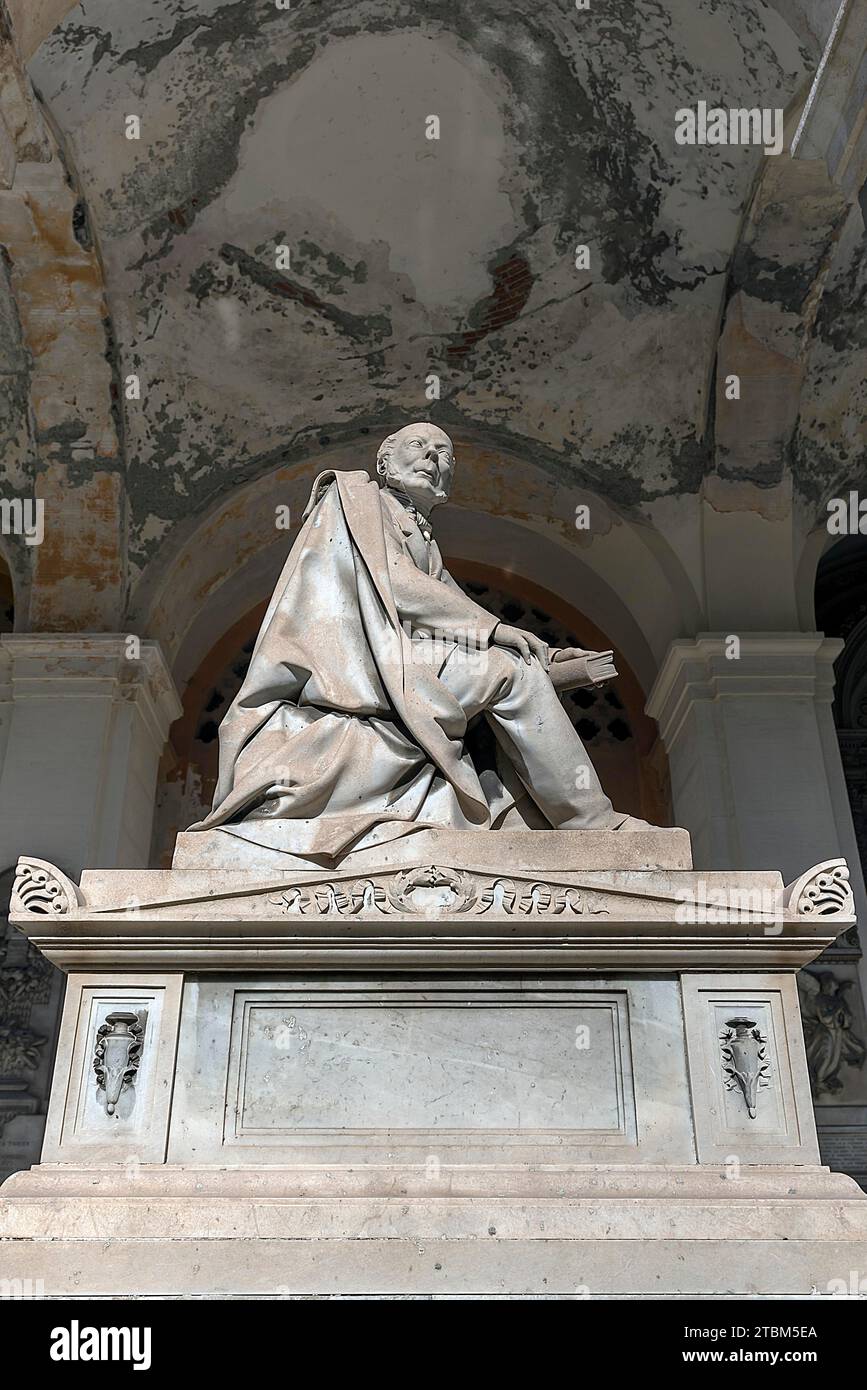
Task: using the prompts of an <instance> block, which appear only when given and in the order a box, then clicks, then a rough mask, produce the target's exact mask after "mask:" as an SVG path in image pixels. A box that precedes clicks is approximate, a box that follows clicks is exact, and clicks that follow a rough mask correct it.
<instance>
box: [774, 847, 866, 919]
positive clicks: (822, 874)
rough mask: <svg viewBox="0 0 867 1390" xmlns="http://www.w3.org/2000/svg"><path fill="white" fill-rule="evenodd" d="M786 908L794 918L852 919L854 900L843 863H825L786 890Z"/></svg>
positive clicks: (846, 868)
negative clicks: (839, 917) (843, 917)
mask: <svg viewBox="0 0 867 1390" xmlns="http://www.w3.org/2000/svg"><path fill="white" fill-rule="evenodd" d="M786 905H787V907H788V908H789V910H790V911H792V912H794V913H795V914H796V915H797V916H798V917H838V916H845V917H854V915H855V899H854V897H853V894H852V886H851V884H850V882H849V867H848V865H847V863H846V860H845V859H826V860H825V861H824V862H823V863H822V864H816V865H815V867H814V868H812V869H808V870H807V872H806V873H805V874H802V875H801V877H800V878H799V879H796V880H795V882H794V883H793V884H791V885H790V887H789V888H787V890H786Z"/></svg>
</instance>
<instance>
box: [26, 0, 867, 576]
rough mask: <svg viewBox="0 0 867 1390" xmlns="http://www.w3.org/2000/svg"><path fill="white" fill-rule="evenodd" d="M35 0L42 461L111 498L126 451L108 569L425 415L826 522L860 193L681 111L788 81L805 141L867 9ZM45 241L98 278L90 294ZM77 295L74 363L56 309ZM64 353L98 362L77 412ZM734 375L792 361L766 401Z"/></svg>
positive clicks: (821, 170)
mask: <svg viewBox="0 0 867 1390" xmlns="http://www.w3.org/2000/svg"><path fill="white" fill-rule="evenodd" d="M9 9H10V13H11V17H12V25H13V29H14V30H15V33H16V35H17V40H18V44H19V50H20V53H21V54H23V57H24V58H25V59H29V61H28V62H27V74H28V76H29V79H30V81H31V82H32V85H33V88H34V90H35V93H36V94H37V105H38V111H39V114H40V116H42V117H44V121H45V134H44V136H42V137H39V138H42V139H44V140H46V141H50V142H53V148H54V150H55V151H56V154H57V158H58V160H59V161H60V164H61V166H62V169H63V171H64V176H63V178H62V179H61V180H59V181H57V184H56V187H53V188H51V189H49V190H48V192H46V187H47V180H48V172H47V171H48V170H49V169H50V168H51V167H52V166H51V163H50V160H49V161H47V162H46V160H43V161H42V163H40V158H41V156H40V155H39V154H38V150H37V152H36V155H35V157H34V153H33V150H32V149H31V150H30V161H29V162H28V159H27V157H26V150H25V158H24V159H23V160H22V168H23V166H24V164H27V167H28V169H29V170H30V177H31V179H32V183H33V192H32V194H31V195H28V198H25V200H24V202H25V204H26V206H27V208H28V209H29V215H30V221H29V222H28V223H27V226H26V227H25V225H24V223H23V221H22V222H21V224H20V226H17V224H16V227H17V230H16V228H13V232H12V235H11V237H9V236H4V237H0V240H3V241H4V243H5V244H6V245H7V246H10V245H11V251H10V256H9V257H8V258H7V260H9V261H11V263H12V264H11V266H10V265H7V278H8V279H9V280H10V284H11V293H12V296H13V298H17V300H18V309H17V317H16V315H7V334H6V342H5V347H3V349H2V350H3V352H4V353H5V361H6V363H7V364H9V366H8V368H7V370H6V372H5V376H4V382H5V385H6V389H7V396H8V400H9V412H8V421H9V422H10V423H9V424H8V425H7V435H8V438H7V454H6V459H7V467H12V468H13V472H14V473H15V476H17V477H18V478H19V480H20V479H22V478H26V477H27V476H28V474H29V472H30V471H32V470H34V469H39V468H41V469H43V470H50V468H51V467H56V468H58V469H63V470H65V472H64V477H65V479H66V485H68V483H69V481H70V480H71V481H72V482H73V483H75V484H78V485H80V486H82V487H83V488H85V489H88V488H89V489H90V491H89V493H88V494H87V504H88V510H89V511H90V512H93V511H94V509H95V510H96V511H97V512H98V511H99V509H100V508H102V509H103V510H104V511H105V512H106V514H109V513H111V511H112V509H113V508H114V507H116V506H119V505H120V501H119V498H118V495H117V490H118V488H119V487H120V483H119V482H118V479H120V480H121V482H122V492H123V503H122V505H123V508H124V517H123V527H122V532H123V539H122V547H121V550H120V551H119V552H118V554H117V555H110V556H108V555H107V556H106V557H105V558H104V562H103V571H102V574H103V579H102V582H103V583H104V586H105V589H106V592H107V591H112V592H118V593H119V592H127V591H128V589H129V586H131V585H132V586H133V587H134V586H135V584H136V583H137V582H138V580H139V579H140V577H141V576H142V574H143V573H144V572H145V571H146V569H147V567H148V565H149V564H152V563H154V562H159V559H160V556H161V555H162V554H164V553H166V551H165V547H169V549H170V548H171V546H172V545H173V544H174V543H175V541H174V538H175V537H176V536H177V535H179V534H180V533H181V531H182V529H183V527H184V526H185V525H187V524H188V523H189V519H190V518H191V517H195V516H199V515H202V514H203V513H205V512H206V511H207V510H208V508H209V507H212V506H214V505H215V504H216V503H217V502H218V501H219V500H220V499H223V498H225V497H226V496H227V495H228V494H230V493H231V491H232V489H233V488H237V487H238V486H239V485H240V484H243V483H247V482H250V481H252V480H254V479H256V478H258V477H260V476H262V475H263V474H265V473H267V472H268V471H269V470H273V469H275V468H277V467H279V466H285V465H291V464H293V463H294V462H296V461H301V460H304V461H308V460H310V459H311V457H313V458H314V459H315V457H316V456H317V455H318V454H320V453H322V451H323V450H326V451H327V449H328V448H329V447H333V446H335V445H340V444H345V445H347V446H349V447H356V446H357V448H358V464H359V466H364V465H365V464H367V463H368V462H369V457H368V456H369V454H370V452H371V450H372V449H373V447H375V443H376V438H377V435H378V432H381V431H383V430H384V429H385V428H388V427H389V426H391V425H392V424H394V423H401V422H403V421H405V420H406V419H407V418H412V417H414V416H417V415H419V414H428V413H430V414H433V415H434V416H435V418H437V419H438V420H440V421H441V422H442V423H443V424H444V425H445V426H446V427H447V428H448V427H451V428H452V429H453V430H454V431H455V432H456V434H458V435H460V436H464V437H467V438H469V439H472V438H477V439H479V440H483V441H485V443H486V444H492V443H493V444H497V443H500V444H501V445H502V446H503V447H508V448H509V449H511V450H513V451H515V452H516V453H518V454H520V455H522V456H524V457H526V458H528V459H531V460H532V461H533V463H534V465H536V466H537V467H538V468H539V469H541V470H542V471H543V472H544V473H545V474H546V475H548V476H549V477H550V478H552V479H553V480H554V481H555V482H556V481H558V480H563V481H568V482H569V483H570V484H576V483H577V484H579V485H581V486H586V487H588V488H591V489H593V490H594V491H595V492H596V493H598V494H600V495H602V496H603V497H605V498H606V499H608V500H609V501H610V503H611V504H612V505H613V506H615V507H617V508H619V509H621V510H622V511H623V512H624V514H627V515H630V514H631V515H635V516H642V517H644V518H645V519H648V520H651V521H653V520H654V519H655V518H657V517H658V516H659V515H660V514H661V509H663V510H664V507H665V506H666V504H667V501H668V500H670V499H674V498H683V497H684V496H689V495H695V494H697V493H698V492H699V490H700V489H701V488H702V487H703V485H704V482H705V480H706V479H707V478H708V477H710V476H711V475H713V476H715V477H717V478H721V479H723V480H725V481H726V482H728V483H732V484H740V483H747V484H750V485H751V486H753V487H754V488H756V489H759V490H770V489H775V488H779V487H780V485H781V484H782V483H783V482H784V481H785V480H788V481H790V482H791V485H792V488H793V490H794V493H795V494H796V496H799V497H800V498H801V499H802V502H803V505H804V506H805V508H806V509H807V512H808V513H809V515H810V516H814V515H815V513H816V511H817V509H820V508H821V506H822V505H823V504H824V499H825V498H826V496H827V495H828V492H829V489H830V490H833V489H834V488H835V487H839V486H842V485H843V483H844V482H845V481H846V480H847V479H849V478H851V477H852V476H853V475H854V473H856V472H857V470H858V469H859V468H860V466H861V451H862V449H863V439H862V437H861V435H860V421H861V420H862V419H863V416H864V414H865V413H867V407H865V397H864V379H865V368H864V352H865V337H864V334H865V327H864V308H863V304H864V283H865V268H864V267H865V258H864V218H863V214H862V211H861V209H860V207H859V204H858V199H857V190H855V192H854V193H853V191H852V190H851V189H850V190H849V191H848V192H847V191H845V190H844V189H842V188H841V187H840V186H839V181H838V182H837V183H835V181H834V179H833V178H832V177H831V176H830V175H829V172H828V169H827V167H826V164H825V163H824V162H823V161H821V160H802V161H797V160H792V159H791V158H790V157H789V155H788V154H784V155H782V156H780V157H779V158H778V159H777V160H775V159H770V160H767V161H765V160H764V157H763V154H762V151H761V150H760V149H757V148H755V147H730V146H714V147H710V146H704V147H686V146H679V145H677V144H676V143H675V140H674V125H675V122H674V113H675V111H676V110H677V109H678V108H680V107H683V106H689V105H694V104H695V103H696V102H697V101H699V100H707V101H708V102H710V103H716V104H719V105H723V106H737V107H752V106H761V107H780V108H784V109H785V110H786V112H787V143H788V142H789V141H790V139H791V134H792V132H793V130H794V126H795V124H796V122H797V116H798V114H799V112H800V110H801V107H802V105H803V102H804V98H805V96H806V94H807V92H808V90H809V88H810V84H811V81H812V79H813V77H814V75H815V71H816V67H817V65H818V62H819V57H820V55H821V52H822V47H823V44H824V42H825V39H826V37H827V33H828V31H829V29H830V26H831V23H832V21H833V18H834V14H835V12H836V9H837V5H836V4H835V3H809V4H808V3H806V0H803V3H802V0H778V3H777V4H774V5H769V4H764V3H761V0H666V2H665V3H657V0H642V2H641V3H634V0H606V2H605V4H604V5H599V6H594V5H593V4H591V9H590V11H589V12H580V11H578V10H577V9H576V7H575V6H574V5H573V4H571V3H568V2H567V0H558V3H555V4H553V5H546V6H542V7H540V6H539V5H537V4H533V3H523V2H520V0H519V2H518V3H515V0H497V3H493V2H492V0H474V3H473V4H472V5H467V4H462V3H455V2H454V0H427V2H426V3H424V4H419V3H403V4H395V3H394V0H360V3H359V0H343V2H342V0H335V3H329V4H327V5H326V4H320V3H318V0H293V3H292V5H291V8H290V9H288V10H282V9H278V8H277V7H276V5H275V3H274V0H228V2H227V0H199V2H198V3H196V4H195V5H190V4H189V3H188V0H136V3H134V4H133V3H118V0H83V3H80V4H77V5H74V6H72V7H71V8H70V7H69V6H68V4H65V3H63V0H53V3H52V2H51V0H45V2H44V3H41V4H40V3H38V0H36V2H35V3H34V2H33V0H27V2H26V5H21V4H18V5H16V4H15V3H14V0H11V3H10V4H9ZM66 11H68V13H65V12H66ZM130 116H136V117H138V119H139V121H140V128H141V134H140V138H139V139H128V138H127V131H128V129H129V127H128V123H127V118H128V117H130ZM430 116H437V117H438V118H439V138H438V139H428V138H427V131H428V130H429V129H430V126H429V122H428V118H429V117H430ZM22 119H23V118H22ZM16 138H17V140H18V143H19V157H21V156H20V150H21V141H22V140H23V139H24V138H25V137H24V136H23V135H22V134H21V133H20V130H19V132H18V134H17V136H16ZM31 143H32V142H31ZM20 178H23V175H21V174H20V173H19V179H20ZM40 180H41V181H42V182H40ZM13 187H14V185H13ZM49 194H50V196H49ZM861 197H862V200H863V192H862V194H861ZM52 207H54V208H57V209H60V211H59V212H58V219H59V221H63V223H64V227H65V228H66V230H65V231H64V232H62V231H61V230H60V229H59V228H57V227H54V226H53V225H52V224H51V216H50V213H49V212H48V211H46V209H50V208H52ZM34 210H35V211H34ZM16 235H17V236H18V242H17V243H16V242H15V237H16ZM40 239H41V240H42V243H44V244H43V250H42V259H41V261H40V255H39V253H38V250H36V249H34V247H35V246H36V243H37V242H38V241H40ZM16 244H17V245H18V246H19V252H18V253H16V250H15V245H16ZM582 244H583V245H586V246H587V247H588V248H589V262H590V263H589V268H587V269H583V268H580V267H577V266H576V258H575V249H576V246H578V245H582ZM25 245H26V247H27V248H28V249H27V250H26V251H25V249H24V248H25ZM278 246H286V247H288V248H289V265H288V267H287V266H286V265H285V264H282V263H281V264H278V262H277V256H276V248H277V247H278ZM26 255H30V256H32V257H33V259H34V277H35V276H36V272H37V270H40V268H41V272H40V273H43V274H44V273H45V271H46V267H47V266H49V265H53V267H54V269H53V271H52V273H53V274H54V276H55V280H56V277H61V278H62V277H63V276H67V279H68V282H69V283H68V284H60V283H59V281H57V282H56V283H55V285H54V291H53V293H54V299H53V300H51V299H48V300H45V299H44V298H43V299H42V300H40V296H39V294H37V293H36V291H35V290H34V289H33V284H31V285H30V286H29V287H28V285H27V284H25V283H24V281H23V278H22V271H21V266H22V264H23V260H22V258H25V259H26ZM52 258H53V259H52ZM16 263H17V266H18V269H17V270H16V269H15V266H16ZM97 272H98V277H97ZM16 275H17V276H18V282H17V283H16ZM97 278H98V280H99V283H97ZM34 283H35V279H34ZM40 293H41V291H40ZM22 294H23V301H24V302H23V304H22ZM28 296H29V298H28ZM67 302H68V303H69V304H72V303H73V302H74V304H75V306H76V324H77V329H76V333H75V334H72V336H69V335H68V334H67V336H66V337H65V338H64V340H63V342H62V343H61V342H57V343H53V344H52V346H51V353H52V354H54V356H53V357H52V359H51V361H50V363H49V359H48V357H43V358H41V359H40V358H39V352H38V351H36V353H35V355H34V342H36V341H38V340H39V334H38V332H37V331H36V329H35V328H34V323H33V320H34V315H35V317H36V321H37V322H40V320H39V314H40V313H42V314H43V317H45V316H47V317H48V318H52V319H53V318H56V316H57V314H58V313H60V312H64V310H63V304H65V303H67ZM16 335H17V336H16ZM45 351H46V353H47V352H48V349H47V348H46V349H45ZM64 354H65V355H66V358H67V359H68V363H67V365H68V367H69V371H70V373H71V376H70V380H72V379H74V378H75V373H76V371H78V372H79V373H80V374H81V378H82V380H81V384H80V385H79V386H77V387H75V389H72V390H67V391H66V393H65V395H64V396H63V399H64V401H65V413H64V411H61V412H60V414H61V415H62V418H60V417H59V416H58V418H54V417H53V416H52V414H51V408H49V407H48V406H45V405H44V402H45V401H46V400H49V399H54V398H53V397H52V396H51V391H52V390H53V389H54V387H53V386H52V385H51V383H54V384H55V385H56V383H57V380H58V379H59V377H60V376H62V375H63V370H64V367H63V360H62V359H63V356H64ZM88 354H89V356H88ZM86 357H87V360H88V361H89V362H90V365H89V366H88V368H87V371H86V372H85V370H84V368H83V367H82V366H81V365H80V364H81V363H83V362H84V360H85V358H86ZM73 359H74V361H73ZM34 362H36V366H34ZM729 371H732V372H738V373H740V374H741V375H742V377H744V378H745V379H746V380H747V381H750V380H752V381H753V382H755V383H760V384H761V391H760V392H758V393H757V398H756V402H755V403H754V405H753V406H752V407H751V409H750V410H749V411H745V412H741V414H740V415H739V416H738V417H737V419H735V418H734V417H733V416H732V414H731V412H729V413H728V414H726V410H727V407H726V405H725V404H724V400H723V398H722V396H721V382H722V380H723V378H724V376H725V374H727V373H728V372H729ZM40 372H41V373H42V375H41V377H40ZM132 374H135V375H136V376H137V377H138V378H139V380H140V384H141V397H140V399H138V400H136V399H128V398H127V396H128V391H127V390H126V388H125V383H126V381H127V378H128V377H129V376H130V375H132ZM432 376H436V377H437V378H438V379H439V383H440V387H439V389H440V392H441V398H440V399H439V400H438V401H435V402H434V403H431V402H430V400H429V395H430V394H431V388H430V378H431V377H432ZM40 382H41V385H40ZM34 383H35V385H34ZM34 390H35V391H36V395H37V397H38V401H37V408H36V410H35V415H36V419H37V425H36V428H35V430H34V428H33V427H32V425H31V426H29V427H28V426H26V424H25V423H24V421H23V414H22V413H21V412H24V411H25V410H26V409H27V408H28V407H27V404H26V402H27V398H28V395H29V396H32V395H33V393H34ZM97 397H99V398H100V400H101V401H102V405H101V406H99V407H98V406H97V404H96V401H97ZM39 401H42V402H43V406H40V405H39ZM16 411H17V412H19V415H20V419H19V415H16ZM100 411H101V413H100ZM95 478H96V479H98V480H99V485H98V486H97V485H96V483H95V482H94V479H95ZM94 545H95V543H94V544H92V545H91V546H90V549H91V551H93V550H94ZM62 560H63V557H62V556H61V557H58V558H56V560H55V563H56V564H57V566H58V567H59V568H62V564H61V562H62ZM40 562H41V563H43V564H45V565H48V564H49V559H48V557H42V559H41V561H40Z"/></svg>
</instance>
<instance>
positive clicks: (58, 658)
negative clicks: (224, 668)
mask: <svg viewBox="0 0 867 1390" xmlns="http://www.w3.org/2000/svg"><path fill="white" fill-rule="evenodd" d="M129 642H130V637H128V636H127V635H125V634H123V633H43V632H36V633H6V634H4V635H3V636H0V699H4V700H11V701H16V700H34V699H36V700H38V699H50V700H52V701H54V700H64V699H70V700H81V699H111V700H122V701H131V702H132V703H134V704H135V705H136V706H137V707H138V710H139V712H140V714H141V716H142V718H143V719H144V720H145V722H146V723H147V725H148V727H149V728H150V731H151V734H152V736H153V737H154V739H155V740H156V741H157V743H158V744H159V745H160V746H161V745H162V744H163V742H164V741H165V738H166V734H167V733H168V729H169V726H170V725H171V724H172V723H173V722H174V720H176V719H178V718H179V717H180V715H181V712H182V708H181V702H180V698H179V696H178V692H177V689H176V687H175V683H174V680H173V679H172V675H171V672H170V671H169V668H168V666H167V665H166V661H165V658H164V656H163V654H162V650H161V648H160V646H159V643H157V642H154V641H151V640H150V639H149V638H141V639H140V646H139V655H138V656H137V657H134V658H131V657H130V656H128V654H127V653H128V651H129Z"/></svg>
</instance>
